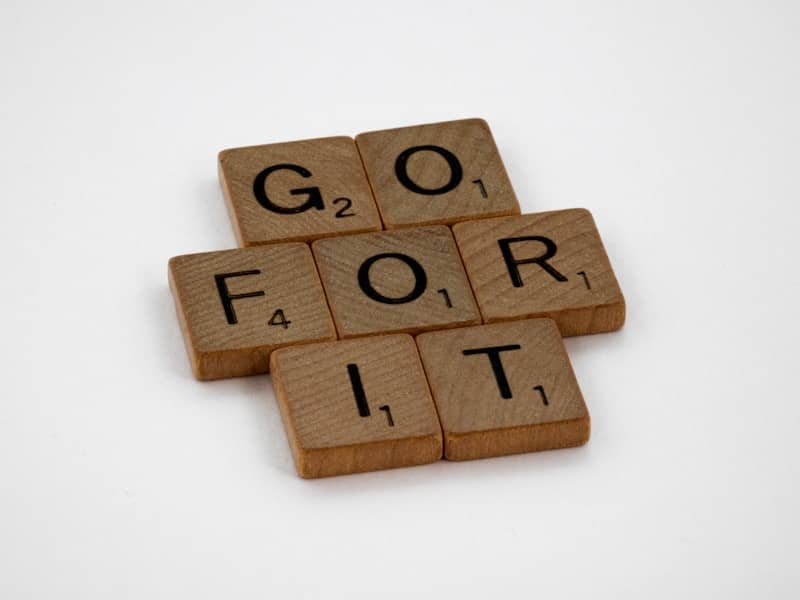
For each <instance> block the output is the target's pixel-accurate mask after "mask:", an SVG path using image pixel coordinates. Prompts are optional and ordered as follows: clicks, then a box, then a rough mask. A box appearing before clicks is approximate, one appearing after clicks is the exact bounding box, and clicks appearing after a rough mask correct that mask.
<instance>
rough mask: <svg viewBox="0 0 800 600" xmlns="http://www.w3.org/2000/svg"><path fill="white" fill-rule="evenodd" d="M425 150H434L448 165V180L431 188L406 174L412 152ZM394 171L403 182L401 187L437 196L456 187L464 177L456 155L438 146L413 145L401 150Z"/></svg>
mask: <svg viewBox="0 0 800 600" xmlns="http://www.w3.org/2000/svg"><path fill="white" fill-rule="evenodd" d="M425 150H427V151H429V152H435V153H436V154H438V155H439V156H441V157H442V158H444V159H445V160H446V161H447V165H448V166H449V167H450V181H448V182H447V183H446V184H444V185H443V186H442V187H438V188H433V189H430V188H424V187H422V186H420V185H418V184H417V183H416V182H414V181H412V180H411V178H410V177H409V176H408V159H409V158H411V156H412V155H413V154H415V153H417V152H423V151H425ZM394 172H395V175H397V179H398V180H399V181H400V183H402V184H403V187H405V188H406V189H409V190H411V191H412V192H414V193H417V194H424V195H426V196H438V195H439V194H446V193H447V192H449V191H451V190H454V189H455V188H456V187H458V184H459V183H461V179H462V178H463V177H464V170H463V169H462V168H461V163H460V162H458V158H457V157H456V155H455V154H453V153H452V152H450V151H449V150H446V149H445V148H441V147H439V146H413V147H411V148H408V149H406V150H403V151H402V152H401V153H400V156H398V157H397V160H396V161H395V163H394Z"/></svg>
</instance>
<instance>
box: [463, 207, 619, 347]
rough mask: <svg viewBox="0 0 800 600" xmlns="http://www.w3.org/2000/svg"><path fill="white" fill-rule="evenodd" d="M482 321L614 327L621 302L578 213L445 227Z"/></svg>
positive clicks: (588, 329)
mask: <svg viewBox="0 0 800 600" xmlns="http://www.w3.org/2000/svg"><path fill="white" fill-rule="evenodd" d="M453 233H454V234H455V237H456V242H457V243H458V249H459V251H460V252H461V256H462V258H463V259H464V266H465V267H466V269H467V273H468V274H469V280H470V283H471V284H472V289H473V290H474V291H475V298H476V299H477V301H478V306H479V307H480V309H481V314H482V315H483V320H484V322H485V323H494V322H498V321H508V320H511V319H524V318H528V317H550V318H552V319H554V320H555V321H556V323H557V324H558V328H559V329H560V330H561V334H562V335H565V336H569V335H583V334H587V333H600V332H603V331H612V330H614V329H619V328H620V327H622V325H623V323H624V322H625V299H624V298H623V296H622V291H621V290H620V287H619V284H618V283H617V278H616V277H615V276H614V271H613V270H612V269H611V263H610V262H609V260H608V255H607V254H606V251H605V248H604V247H603V242H602V240H601V239H600V234H599V233H598V231H597V226H596V225H595V223H594V219H593V218H592V215H591V213H590V212H589V211H588V210H585V209H580V208H576V209H569V210H558V211H553V212H544V213H535V214H529V215H521V216H516V217H507V218H498V219H487V220H484V221H473V222H470V223H459V224H458V225H455V226H454V227H453Z"/></svg>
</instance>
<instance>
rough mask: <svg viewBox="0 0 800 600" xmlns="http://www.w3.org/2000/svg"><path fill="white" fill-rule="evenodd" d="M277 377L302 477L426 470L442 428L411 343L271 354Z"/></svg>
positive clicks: (396, 340) (398, 340)
mask: <svg viewBox="0 0 800 600" xmlns="http://www.w3.org/2000/svg"><path fill="white" fill-rule="evenodd" d="M271 363H272V367H271V368H272V378H273V382H274V386H275V395H276V396H277V398H278V405H279V406H280V410H281V415H282V417H283V423H284V426H285V428H286V433H287V436H288V438H289V443H290V445H291V448H292V453H293V455H294V460H295V465H296V468H297V472H298V474H300V475H301V476H302V477H327V476H329V475H342V474H345V473H358V472H361V471H374V470H377V469H389V468H392V467H406V466H411V465H421V464H425V463H430V462H434V461H437V460H439V459H440V458H441V457H442V431H441V428H440V427H439V420H438V418H437V416H436V409H435V408H434V405H433V400H432V399H431V395H430V391H429V389H428V383H427V381H426V380H425V373H424V371H423V369H422V364H421V363H420V360H419V354H418V353H417V348H416V346H415V344H414V340H413V338H411V336H408V335H390V336H377V337H371V338H363V339H359V340H347V341H341V342H332V343H327V344H310V345H307V346H294V347H292V348H285V349H283V350H278V351H276V352H274V353H273V354H272V358H271Z"/></svg>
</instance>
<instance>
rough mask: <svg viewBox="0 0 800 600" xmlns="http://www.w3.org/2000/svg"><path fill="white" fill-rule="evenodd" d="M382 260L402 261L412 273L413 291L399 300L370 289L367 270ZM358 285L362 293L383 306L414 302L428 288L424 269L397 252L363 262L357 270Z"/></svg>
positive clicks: (378, 255)
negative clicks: (393, 259) (394, 259)
mask: <svg viewBox="0 0 800 600" xmlns="http://www.w3.org/2000/svg"><path fill="white" fill-rule="evenodd" d="M384 258H396V259H397V260H402V261H403V262H404V263H406V264H407V265H408V266H409V268H410V269H411V272H412V273H414V289H413V290H411V291H410V292H409V293H408V294H406V295H405V296H401V297H400V298H389V297H388V296H384V295H383V294H381V293H380V292H379V291H378V290H376V289H375V288H374V287H372V283H371V282H370V280H369V270H370V269H371V268H372V265H374V264H375V263H376V262H378V261H379V260H381V259H384ZM358 285H359V286H361V291H362V292H364V293H365V294H366V295H367V296H369V297H370V298H372V299H373V300H375V301H376V302H383V303H384V304H405V303H406V302H411V301H412V300H416V299H417V298H419V297H420V296H421V295H422V294H423V292H424V291H425V288H426V287H427V286H428V277H427V275H425V269H423V268H422V265H421V264H419V263H418V262H417V261H416V260H414V259H413V258H411V257H410V256H407V255H405V254H399V253H398V252H384V253H382V254H376V255H375V256H371V257H369V258H368V259H367V260H365V261H364V263H363V264H362V265H361V267H360V268H359V269H358Z"/></svg>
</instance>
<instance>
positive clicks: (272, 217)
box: [219, 137, 381, 246]
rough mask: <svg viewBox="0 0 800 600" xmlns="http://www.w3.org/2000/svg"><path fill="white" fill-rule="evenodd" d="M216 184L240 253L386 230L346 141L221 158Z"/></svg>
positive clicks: (255, 149) (237, 151)
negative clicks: (278, 244)
mask: <svg viewBox="0 0 800 600" xmlns="http://www.w3.org/2000/svg"><path fill="white" fill-rule="evenodd" d="M219 178H220V183H221V185H222V191H223V193H224V194H225V200H226V203H227V205H228V212H229V213H230V216H231V219H232V221H233V227H234V231H235V233H236V237H237V239H238V241H239V245H240V246H255V245H260V244H268V243H273V242H281V241H284V242H288V241H309V240H315V239H318V238H322V237H328V236H333V235H341V234H344V233H356V232H360V231H378V230H380V229H381V219H380V216H379V214H378V209H377V207H376V206H375V202H374V200H373V199H372V192H371V191H370V188H369V183H368V182H367V177H366V174H365V173H364V167H363V166H362V164H361V159H360V157H359V155H358V151H357V150H356V145H355V142H354V141H353V139H352V138H349V137H330V138H321V139H315V140H302V141H297V142H286V143H280V144H267V145H263V146H249V147H245V148H232V149H229V150H223V151H222V152H220V154H219Z"/></svg>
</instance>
